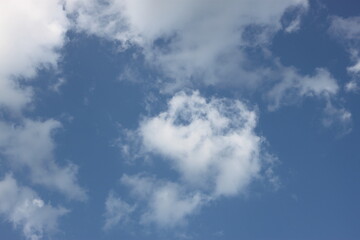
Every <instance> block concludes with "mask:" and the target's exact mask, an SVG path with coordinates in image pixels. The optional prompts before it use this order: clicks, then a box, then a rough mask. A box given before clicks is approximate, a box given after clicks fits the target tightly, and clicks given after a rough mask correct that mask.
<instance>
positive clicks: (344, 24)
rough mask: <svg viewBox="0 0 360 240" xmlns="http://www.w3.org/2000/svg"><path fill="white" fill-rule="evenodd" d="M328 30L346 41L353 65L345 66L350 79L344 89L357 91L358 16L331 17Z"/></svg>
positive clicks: (359, 55) (359, 63) (359, 66)
mask: <svg viewBox="0 0 360 240" xmlns="http://www.w3.org/2000/svg"><path fill="white" fill-rule="evenodd" d="M329 31H330V33H331V34H333V35H334V36H336V37H337V38H338V39H340V40H342V41H344V42H345V43H346V46H347V48H348V51H349V55H350V59H351V60H352V62H353V65H351V66H349V67H348V68H347V71H348V74H349V75H350V76H351V77H352V80H351V81H349V82H348V83H347V84H346V85H345V90H346V91H347V92H357V90H358V88H359V87H358V85H359V80H360V53H359V52H360V17H350V18H341V17H333V18H332V20H331V26H330V28H329Z"/></svg>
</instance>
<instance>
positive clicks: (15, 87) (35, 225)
mask: <svg viewBox="0 0 360 240" xmlns="http://www.w3.org/2000/svg"><path fill="white" fill-rule="evenodd" d="M63 4H64V1H62V0H28V1H21V0H11V1H0V36H1V39H0V66H1V67H0V111H1V113H2V116H1V119H0V154H1V157H2V159H1V160H2V161H6V162H7V166H9V167H10V168H11V171H12V172H13V175H11V176H10V175H8V176H6V177H5V179H4V180H3V181H2V182H1V183H0V184H1V185H0V208H1V211H0V212H1V215H3V216H4V218H5V219H6V220H7V221H10V222H12V223H13V224H14V226H15V227H17V226H21V227H22V229H23V232H24V234H25V236H26V237H27V238H28V239H31V240H37V239H41V238H42V236H43V235H45V234H46V233H47V232H49V231H54V230H55V229H56V225H57V224H56V223H57V220H58V218H59V217H61V216H62V215H64V214H65V213H66V212H67V210H65V209H63V208H54V207H52V206H50V205H47V204H44V202H43V200H41V199H40V198H39V197H38V196H37V194H36V193H35V192H34V191H32V190H31V189H30V188H29V187H20V186H18V185H17V183H16V180H15V177H16V175H17V174H18V173H25V174H24V176H23V177H24V179H26V180H30V181H29V184H39V185H41V186H45V187H47V188H48V189H50V190H51V191H54V190H55V191H58V192H60V193H62V194H64V195H65V196H66V197H67V198H69V199H76V200H85V199H86V193H85V191H84V190H83V189H82V188H81V187H80V186H79V185H78V183H77V179H76V174H77V167H76V166H75V165H73V164H69V165H67V166H60V165H59V164H58V163H57V162H56V161H55V159H56V158H55V156H54V149H55V142H54V139H53V134H52V133H53V132H54V130H56V129H58V128H59V127H60V126H61V124H60V123H59V122H58V121H55V120H52V119H48V120H44V121H39V120H32V119H30V118H28V117H26V112H27V111H28V110H29V109H31V108H29V105H30V104H32V103H33V99H34V91H33V88H32V87H31V80H32V79H34V78H35V77H36V75H37V73H38V71H39V70H40V69H53V70H55V69H56V67H57V62H58V60H59V59H60V49H61V48H62V47H63V45H64V43H65V34H66V32H67V31H68V29H69V27H70V22H69V19H68V18H67V13H66V12H65V10H64V8H63ZM26 110H27V111H26ZM10 121H11V122H12V123H10ZM23 170H25V171H23Z"/></svg>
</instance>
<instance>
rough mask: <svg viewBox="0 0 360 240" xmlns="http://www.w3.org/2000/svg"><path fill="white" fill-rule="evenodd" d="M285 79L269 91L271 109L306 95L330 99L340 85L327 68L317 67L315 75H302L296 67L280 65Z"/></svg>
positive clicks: (279, 72) (282, 76) (281, 73)
mask: <svg viewBox="0 0 360 240" xmlns="http://www.w3.org/2000/svg"><path fill="white" fill-rule="evenodd" d="M278 74H280V75H281V76H280V77H281V78H282V79H283V81H281V82H279V83H278V84H276V85H275V86H274V87H273V88H272V89H271V90H270V91H269V92H268V93H267V98H268V100H270V105H269V109H270V110H274V109H277V108H278V107H280V106H281V105H286V104H288V103H289V102H290V103H291V102H292V101H294V99H297V98H300V97H306V96H313V97H322V98H324V99H328V98H329V97H331V96H335V95H336V94H337V92H338V91H339V86H338V84H337V81H336V80H335V79H334V77H333V76H332V75H331V74H330V73H329V72H328V71H327V70H325V69H322V68H319V69H316V71H315V73H314V74H313V75H307V76H301V75H300V74H299V73H298V72H297V71H296V70H295V69H294V68H290V67H280V69H279V71H278Z"/></svg>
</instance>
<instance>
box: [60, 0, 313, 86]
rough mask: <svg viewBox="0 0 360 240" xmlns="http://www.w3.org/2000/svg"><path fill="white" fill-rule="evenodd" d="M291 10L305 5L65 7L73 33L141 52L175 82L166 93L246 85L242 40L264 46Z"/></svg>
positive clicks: (115, 1) (79, 1)
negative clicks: (199, 84)
mask: <svg viewBox="0 0 360 240" xmlns="http://www.w3.org/2000/svg"><path fill="white" fill-rule="evenodd" d="M294 6H297V7H298V8H300V9H306V8H307V6H308V2H307V1H306V0H290V1H289V0H275V1H271V2H270V1H267V0H256V1H254V0H244V1H237V0H230V1H226V2H223V1H213V0H200V1H196V2H195V1H190V0H185V1H175V0H172V1H164V0H154V1H143V0H135V1H133V0H109V1H106V4H103V3H101V2H100V1H96V0H92V1H83V0H68V1H67V10H68V11H69V12H70V13H73V14H74V15H75V16H76V17H75V18H76V24H77V28H78V29H80V30H84V31H87V32H90V33H92V34H97V35H99V36H102V37H106V38H108V39H115V40H118V41H119V42H120V43H122V45H123V46H125V47H126V46H128V45H134V44H135V45H136V46H139V47H140V48H142V50H143V53H144V55H145V57H146V59H147V60H148V62H149V63H151V64H152V65H154V66H155V67H158V68H159V69H161V72H162V73H163V74H164V75H165V76H166V77H169V78H171V79H172V80H174V81H175V83H172V84H171V85H170V86H169V89H168V90H171V89H174V88H179V87H181V86H183V85H185V84H189V83H190V82H192V81H193V80H201V81H203V82H205V83H207V84H214V83H217V82H219V81H222V82H224V81H229V78H230V81H239V82H243V83H247V82H248V81H250V80H249V79H248V78H244V77H241V78H240V77H239V76H243V75H245V76H248V77H249V76H250V75H251V74H250V73H248V72H247V71H246V70H245V69H244V66H242V65H243V64H244V62H245V61H246V59H245V57H244V56H243V55H244V54H243V52H242V50H241V49H242V48H243V47H246V46H248V45H249V41H247V40H246V39H244V35H247V37H249V35H251V36H252V37H251V36H250V37H251V38H252V39H253V41H250V42H251V45H253V46H254V45H262V44H264V43H268V42H269V40H270V39H271V37H272V35H273V33H274V32H276V31H277V30H279V29H281V23H280V19H281V17H282V15H283V13H284V12H286V11H287V10H288V9H289V8H290V7H294ZM299 12H303V11H299ZM297 21H299V20H297ZM293 25H294V24H293ZM296 25H298V23H296ZM292 28H294V27H292ZM287 31H289V30H287ZM255 35H256V36H255ZM254 36H255V37H254ZM252 77H253V78H254V77H258V76H252Z"/></svg>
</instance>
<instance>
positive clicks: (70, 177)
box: [0, 119, 86, 200]
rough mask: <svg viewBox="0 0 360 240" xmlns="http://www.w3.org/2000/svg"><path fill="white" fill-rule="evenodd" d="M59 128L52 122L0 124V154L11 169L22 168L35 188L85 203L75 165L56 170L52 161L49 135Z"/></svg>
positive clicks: (51, 141)
mask: <svg viewBox="0 0 360 240" xmlns="http://www.w3.org/2000/svg"><path fill="white" fill-rule="evenodd" d="M60 126H61V125H60V123H59V122H57V121H55V120H47V121H43V122H41V121H33V120H29V119H25V120H24V121H23V123H21V124H19V125H17V126H16V125H10V124H8V123H5V122H0V132H1V135H0V150H1V154H3V155H4V156H5V157H6V159H8V162H9V164H10V165H11V166H12V167H13V168H14V169H21V168H26V169H27V170H29V173H30V179H31V181H32V182H33V183H35V184H41V185H44V186H46V187H48V188H50V189H55V190H57V191H59V192H61V193H64V194H65V195H66V196H68V197H69V198H71V199H77V200H85V199H86V193H85V191H84V190H83V189H82V188H81V187H80V186H79V185H78V184H77V180H76V173H77V167H76V166H75V165H72V164H70V165H68V166H66V167H60V166H59V165H57V164H56V162H55V158H54V153H53V152H54V148H55V144H54V140H53V138H52V134H53V132H54V131H55V130H56V129H57V128H59V127H60Z"/></svg>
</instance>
